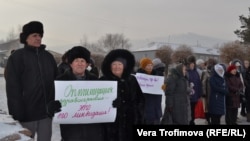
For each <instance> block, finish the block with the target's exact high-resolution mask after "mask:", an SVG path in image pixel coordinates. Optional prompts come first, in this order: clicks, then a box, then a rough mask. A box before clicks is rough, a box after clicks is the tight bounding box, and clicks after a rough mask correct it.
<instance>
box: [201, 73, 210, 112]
mask: <svg viewBox="0 0 250 141" xmlns="http://www.w3.org/2000/svg"><path fill="white" fill-rule="evenodd" d="M210 77H211V70H208V69H206V70H204V71H203V72H202V75H201V82H202V100H203V106H204V112H205V113H207V112H208V107H209V106H208V104H209V96H210V93H211V88H210V83H209V81H210Z"/></svg>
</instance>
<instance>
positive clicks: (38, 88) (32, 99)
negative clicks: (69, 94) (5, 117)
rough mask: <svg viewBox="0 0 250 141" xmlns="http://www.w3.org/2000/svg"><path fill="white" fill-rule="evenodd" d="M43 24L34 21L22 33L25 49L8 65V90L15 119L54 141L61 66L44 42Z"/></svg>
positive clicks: (39, 139)
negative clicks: (58, 76)
mask: <svg viewBox="0 0 250 141" xmlns="http://www.w3.org/2000/svg"><path fill="white" fill-rule="evenodd" d="M42 38H43V24H42V23H41V22H39V21H31V22H29V23H27V24H25V25H24V26H23V28H22V32H21V33H20V42H21V43H22V44H24V47H23V48H20V49H17V50H16V51H15V52H14V53H12V54H11V56H10V57H9V59H8V62H7V67H6V77H5V79H6V93H7V101H8V110H9V113H10V115H12V116H13V118H14V119H15V120H18V121H19V122H20V123H21V125H22V126H23V127H24V128H27V129H29V130H30V131H31V133H32V135H31V137H32V138H34V136H35V135H37V141H50V140H51V136H52V117H53V115H54V113H55V112H58V111H60V108H61V104H60V102H59V101H55V100H54V99H55V89H54V87H55V86H54V80H55V78H56V75H57V65H56V61H55V59H54V57H53V56H52V55H51V54H50V53H49V52H48V51H46V50H45V48H46V46H45V45H43V44H42Z"/></svg>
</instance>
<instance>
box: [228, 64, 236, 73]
mask: <svg viewBox="0 0 250 141" xmlns="http://www.w3.org/2000/svg"><path fill="white" fill-rule="evenodd" d="M234 69H236V66H235V65H230V66H228V68H227V72H231V71H232V70H234Z"/></svg>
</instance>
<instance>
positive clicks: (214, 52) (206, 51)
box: [131, 42, 220, 62]
mask: <svg viewBox="0 0 250 141" xmlns="http://www.w3.org/2000/svg"><path fill="white" fill-rule="evenodd" d="M164 45H167V46H170V47H171V48H172V49H173V50H176V49H177V48H178V47H179V45H175V44H173V45H172V44H168V43H161V42H153V43H150V44H149V45H148V47H145V48H140V49H136V50H132V51H131V52H132V53H133V54H134V55H135V59H136V61H137V62H138V61H139V60H140V59H141V58H143V57H149V58H152V59H153V58H155V52H156V51H157V50H158V49H159V48H160V47H162V46H164ZM190 47H191V49H192V50H193V52H194V55H195V57H196V58H199V59H203V60H207V59H208V58H214V59H217V60H219V55H220V53H219V49H216V48H204V47H192V46H190Z"/></svg>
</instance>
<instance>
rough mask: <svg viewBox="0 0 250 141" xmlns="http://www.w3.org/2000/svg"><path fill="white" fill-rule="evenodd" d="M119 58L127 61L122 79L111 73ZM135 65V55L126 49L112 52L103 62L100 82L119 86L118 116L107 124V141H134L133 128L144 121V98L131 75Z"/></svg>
mask: <svg viewBox="0 0 250 141" xmlns="http://www.w3.org/2000/svg"><path fill="white" fill-rule="evenodd" d="M117 58H122V59H125V60H126V61H124V62H126V64H125V65H124V70H123V74H122V77H121V78H118V77H116V76H114V75H113V73H112V71H111V63H112V62H113V61H115V60H116V59H117ZM134 65H135V58H134V56H133V54H132V53H131V52H129V51H128V50H125V49H116V50H112V51H111V52H110V53H108V54H107V55H106V56H105V58H104V60H103V63H102V68H101V70H102V73H103V76H102V77H101V78H100V80H111V81H117V84H118V86H117V91H118V92H117V99H116V101H117V102H116V107H117V115H116V119H115V122H113V123H105V141H132V140H133V126H134V125H136V124H142V122H143V120H144V119H143V115H144V102H145V101H144V96H143V93H142V91H141V88H140V86H139V84H138V82H137V80H136V78H135V76H133V75H131V73H132V72H133V68H134Z"/></svg>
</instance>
